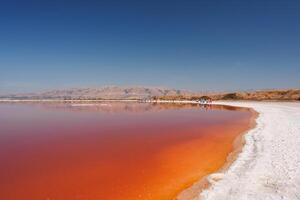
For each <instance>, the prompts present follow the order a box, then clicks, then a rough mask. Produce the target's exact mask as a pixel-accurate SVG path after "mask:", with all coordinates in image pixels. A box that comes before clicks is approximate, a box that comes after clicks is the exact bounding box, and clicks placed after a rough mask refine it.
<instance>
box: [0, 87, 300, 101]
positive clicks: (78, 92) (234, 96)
mask: <svg viewBox="0 0 300 200" xmlns="http://www.w3.org/2000/svg"><path fill="white" fill-rule="evenodd" d="M202 96H209V97H210V98H211V99H213V100H284V101H286V100H296V101H299V100H300V89H285V90H276V89H274V90H256V91H255V90H251V91H237V92H192V91H188V90H178V89H168V88H160V87H137V86H136V87H120V86H105V87H98V88H72V89H61V90H50V91H46V92H40V93H23V94H11V95H2V96H1V95H0V99H12V100H42V99H43V100H46V99H56V100H120V99H122V100H126V99H127V100H128V99H132V100H134V99H135V100H141V99H152V100H155V99H156V100H157V99H160V100H199V98H201V97H202Z"/></svg>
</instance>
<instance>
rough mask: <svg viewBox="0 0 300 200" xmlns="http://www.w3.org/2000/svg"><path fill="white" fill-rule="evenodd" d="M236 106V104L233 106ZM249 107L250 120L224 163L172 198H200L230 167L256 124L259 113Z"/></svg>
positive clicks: (190, 199) (180, 199) (197, 199)
mask: <svg viewBox="0 0 300 200" xmlns="http://www.w3.org/2000/svg"><path fill="white" fill-rule="evenodd" d="M213 105H223V104H215V103H213ZM234 107H238V106H234ZM247 109H249V112H251V118H250V122H249V124H248V127H247V130H245V131H243V132H242V133H240V134H239V135H238V136H237V137H236V138H235V139H234V141H233V143H232V145H233V151H232V152H230V153H229V154H228V156H227V158H226V161H225V163H224V164H223V166H222V167H221V168H219V169H218V170H216V171H215V172H213V173H210V174H208V175H206V176H204V177H202V178H200V179H199V180H198V181H196V182H195V183H193V185H191V186H190V187H188V188H186V189H184V190H182V191H181V192H180V193H179V194H178V195H177V196H176V197H175V198H174V200H201V198H200V197H199V194H200V193H201V192H202V191H204V190H207V189H209V188H210V187H211V185H212V184H213V182H216V181H218V179H221V178H222V176H223V174H224V173H225V172H226V171H227V170H228V169H229V168H230V166H231V165H232V164H233V163H234V162H235V161H236V160H237V159H238V156H239V154H240V153H241V152H242V150H243V147H244V145H245V143H246V138H245V136H246V134H247V133H248V132H249V131H250V130H252V129H254V128H255V127H256V125H257V123H256V119H257V118H258V116H259V113H258V112H257V111H255V110H254V109H253V108H247Z"/></svg>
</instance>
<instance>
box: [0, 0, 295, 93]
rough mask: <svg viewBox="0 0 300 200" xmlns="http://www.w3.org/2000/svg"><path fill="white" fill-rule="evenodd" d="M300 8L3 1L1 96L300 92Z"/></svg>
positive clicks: (261, 3)
mask: <svg viewBox="0 0 300 200" xmlns="http://www.w3.org/2000/svg"><path fill="white" fill-rule="evenodd" d="M299 10H300V1H296V0H294V1H293V0H282V1H279V0H272V1H271V0H269V1H266V0H252V1H243V0H240V1H237V0H236V1H230V0H228V1H214V0H205V1H204V0H198V1H176V0H172V1H155V0H153V1H142V0H140V1H75V0H73V1H55V0H51V1H14V0H12V1H4V2H1V6H0V25H1V27H0V71H1V73H0V93H10V92H23V91H24V92H29V91H38V90H44V89H52V88H69V87H87V86H93V87H94V86H101V85H143V86H165V87H170V88H179V89H190V90H197V91H199V90H246V89H262V88H290V87H293V88H294V87H300V78H299V75H300V73H299V72H300V66H299V63H300V12H299Z"/></svg>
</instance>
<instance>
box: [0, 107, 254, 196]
mask: <svg viewBox="0 0 300 200" xmlns="http://www.w3.org/2000/svg"><path fill="white" fill-rule="evenodd" d="M250 117H251V113H250V112H249V111H247V110H239V109H234V108H232V107H224V106H222V107H218V106H214V107H211V108H209V109H207V108H200V107H199V106H191V105H185V106H179V105H151V104H136V103H131V104H122V103H105V104H104V103H103V104H99V105H96V106H92V105H90V106H88V105H87V106H78V105H73V106H71V105H70V104H0V199H3V200H27V199H28V200H77V199H78V200H138V199H142V200H171V199H172V198H174V197H175V196H176V195H177V194H178V192H180V191H181V190H183V189H185V188H187V187H188V186H190V185H191V184H192V183H193V182H194V181H196V180H199V179H200V178H201V177H203V176H204V175H207V174H208V173H211V172H213V171H216V170H217V169H219V168H220V167H221V166H222V165H223V164H224V162H225V161H226V157H227V156H228V154H229V153H230V152H231V151H232V150H233V145H232V143H233V141H234V139H235V138H236V137H237V135H239V134H240V133H241V132H243V131H245V130H246V129H247V128H248V127H249V119H250Z"/></svg>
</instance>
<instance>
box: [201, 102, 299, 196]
mask: <svg viewBox="0 0 300 200" xmlns="http://www.w3.org/2000/svg"><path fill="white" fill-rule="evenodd" d="M216 104H222V105H230V106H238V107H248V108H253V109H254V110H255V111H257V112H258V113H259V116H258V118H257V119H256V121H257V126H256V127H255V128H254V129H251V130H250V131H249V132H248V133H247V134H246V135H245V141H246V144H245V145H244V147H243V149H242V152H241V153H240V154H239V155H238V157H237V159H236V160H235V162H233V163H232V164H231V166H230V167H229V168H228V170H227V171H225V173H224V174H223V176H222V178H221V179H220V180H219V181H216V182H214V183H213V184H212V185H211V187H209V188H208V189H206V190H203V191H202V192H201V193H200V194H198V198H197V199H200V198H201V200H224V199H230V200H252V199H253V200H266V199H272V200H279V199H280V200H299V199H300V168H299V164H300V103H296V102H254V101H253V102H243V101H231V102H230V101H226V102H217V103H216Z"/></svg>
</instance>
